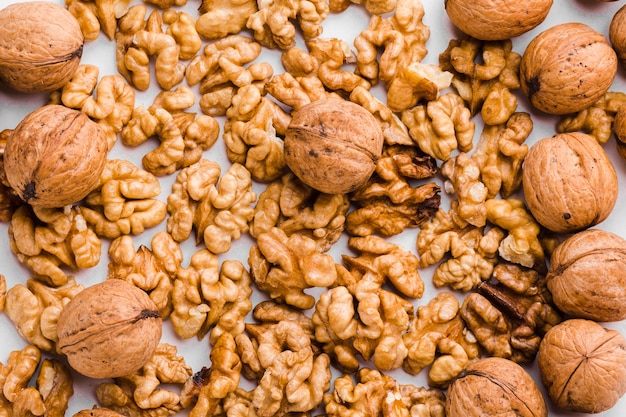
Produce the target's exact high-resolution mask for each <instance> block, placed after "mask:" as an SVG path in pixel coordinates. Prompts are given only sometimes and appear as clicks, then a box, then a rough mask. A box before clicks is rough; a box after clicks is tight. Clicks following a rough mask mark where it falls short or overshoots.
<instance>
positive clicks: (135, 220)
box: [79, 159, 167, 239]
mask: <svg viewBox="0 0 626 417" xmlns="http://www.w3.org/2000/svg"><path fill="white" fill-rule="evenodd" d="M160 193H161V184H160V183H159V180H158V179H157V177H156V176H154V175H153V174H151V173H149V172H148V171H145V170H143V169H141V168H138V167H136V166H135V165H134V164H133V163H132V162H130V161H127V160H125V159H109V160H107V163H106V166H105V168H104V171H103V172H102V175H101V176H100V185H99V186H98V187H97V188H96V189H95V190H94V191H92V192H91V193H90V194H89V195H88V196H87V198H86V199H85V204H84V205H82V206H80V207H79V210H80V213H81V215H82V216H83V217H84V218H85V220H86V221H87V224H89V226H90V227H92V228H93V230H94V231H95V233H96V234H97V235H98V236H103V237H107V238H110V239H115V238H117V237H120V236H122V235H127V234H133V235H138V234H140V233H143V231H144V230H145V229H146V228H150V227H154V226H156V225H158V224H159V223H161V222H162V221H163V220H164V219H165V216H166V215H167V210H166V206H165V203H163V202H162V201H160V200H159V199H158V198H157V197H158V196H159V194H160Z"/></svg>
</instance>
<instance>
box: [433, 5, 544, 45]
mask: <svg viewBox="0 0 626 417" xmlns="http://www.w3.org/2000/svg"><path fill="white" fill-rule="evenodd" d="M551 7H552V0H529V1H523V2H520V1H518V0H500V1H498V3H497V5H496V4H494V2H493V0H446V1H445V8H446V13H447V14H448V17H449V18H450V21H451V22H452V23H453V24H454V26H456V27H457V28H458V29H460V30H461V31H462V32H463V33H465V34H467V35H470V36H472V37H474V38H476V39H480V40H484V41H499V40H505V39H511V38H514V37H516V36H520V35H522V34H524V33H526V32H528V31H529V30H532V29H534V28H535V27H537V26H538V25H539V24H541V23H542V22H543V21H544V20H545V19H546V17H547V16H548V12H549V11H550V8H551Z"/></svg>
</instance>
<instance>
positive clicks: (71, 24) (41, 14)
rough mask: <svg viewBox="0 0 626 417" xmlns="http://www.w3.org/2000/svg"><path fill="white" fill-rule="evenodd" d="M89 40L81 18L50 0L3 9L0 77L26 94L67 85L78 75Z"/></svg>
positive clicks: (0, 12) (0, 32) (0, 34)
mask: <svg viewBox="0 0 626 417" xmlns="http://www.w3.org/2000/svg"><path fill="white" fill-rule="evenodd" d="M84 42H85V39H84V37H83V34H82V32H81V29H80V26H79V24H78V21H77V20H76V19H75V18H74V16H72V14H71V13H70V12H69V11H68V10H67V9H66V8H65V7H63V6H60V5H58V4H55V3H52V2H48V1H28V2H24V3H16V4H12V5H9V6H7V7H5V8H4V9H2V10H0V80H1V81H2V82H4V83H6V84H7V85H9V86H11V87H12V88H14V89H15V90H17V91H21V92H24V93H41V92H49V91H53V90H56V89H58V88H61V87H63V85H65V84H66V83H67V82H68V81H69V80H70V79H71V78H72V76H73V75H74V73H75V72H76V70H77V69H78V66H79V64H80V60H81V57H82V55H83V44H84Z"/></svg>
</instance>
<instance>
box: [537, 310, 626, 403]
mask: <svg viewBox="0 0 626 417" xmlns="http://www.w3.org/2000/svg"><path fill="white" fill-rule="evenodd" d="M537 363H538V365H539V373H540V376H541V381H542V383H543V384H544V385H545V387H546V388H547V390H548V395H549V396H550V399H551V400H552V401H553V402H554V404H556V405H557V406H558V407H559V408H561V409H564V410H568V411H574V412H579V413H601V412H603V411H606V410H608V409H610V408H612V407H613V406H614V405H615V404H616V403H617V402H618V401H619V399H620V398H621V397H622V396H623V395H624V393H626V340H624V336H622V334H620V333H619V332H618V331H616V330H610V329H606V328H604V327H602V325H600V324H599V323H597V322H595V321H593V320H585V319H570V320H566V321H564V322H562V323H560V324H557V325H556V326H554V327H552V328H551V329H550V330H549V331H548V332H547V333H546V335H545V336H544V338H543V340H542V341H541V345H540V346H539V354H538V357H537ZM617 414H619V413H617Z"/></svg>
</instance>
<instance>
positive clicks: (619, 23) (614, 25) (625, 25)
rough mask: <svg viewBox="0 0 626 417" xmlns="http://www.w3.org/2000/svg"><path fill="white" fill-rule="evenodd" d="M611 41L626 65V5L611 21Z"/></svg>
mask: <svg viewBox="0 0 626 417" xmlns="http://www.w3.org/2000/svg"><path fill="white" fill-rule="evenodd" d="M609 41H610V42H611V46H612V47H613V49H614V50H615V52H616V53H617V57H618V58H619V59H620V61H621V62H622V63H626V5H625V6H622V7H621V8H620V9H619V10H618V11H617V12H615V14H614V15H613V18H612V19H611V24H610V25H609Z"/></svg>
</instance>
